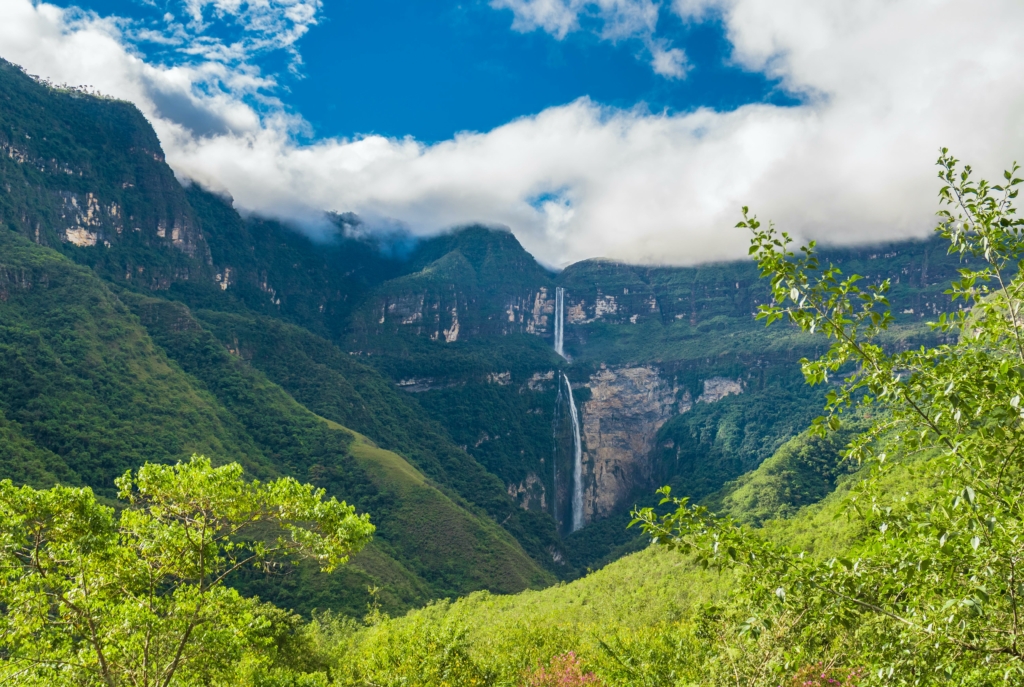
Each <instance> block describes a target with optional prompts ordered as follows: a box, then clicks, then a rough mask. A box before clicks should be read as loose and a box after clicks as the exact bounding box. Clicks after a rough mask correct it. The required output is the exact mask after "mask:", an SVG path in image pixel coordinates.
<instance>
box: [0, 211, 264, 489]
mask: <svg viewBox="0 0 1024 687" xmlns="http://www.w3.org/2000/svg"><path fill="white" fill-rule="evenodd" d="M0 411H2V414H3V418H4V421H3V432H2V433H3V435H4V439H5V442H4V446H5V448H4V452H5V453H9V454H14V453H15V452H17V453H18V454H20V455H24V458H23V460H21V461H19V462H20V463H21V465H20V466H19V469H20V470H22V471H23V472H22V473H21V474H18V473H17V472H13V473H8V474H7V475H5V476H11V477H18V478H19V479H25V480H27V481H31V482H33V483H35V484H40V485H44V484H49V483H52V479H53V478H54V477H59V478H60V479H61V480H62V481H70V482H77V483H82V484H88V485H90V486H93V487H94V488H96V489H98V490H99V491H100V492H101V493H105V494H107V495H111V494H112V493H113V480H114V478H115V477H117V476H119V475H120V474H121V473H122V472H124V471H125V470H126V469H128V468H129V467H134V466H136V465H139V464H141V463H142V462H144V461H146V460H150V461H160V462H166V461H171V460H176V459H180V458H182V457H185V456H187V455H189V454H191V453H193V452H202V453H207V454H209V455H211V456H228V455H230V456H238V457H239V458H240V459H242V460H243V461H244V462H245V463H246V467H247V468H248V469H249V470H250V471H253V472H256V473H257V474H260V473H262V472H266V469H267V468H266V462H265V460H264V457H263V456H262V455H261V453H260V451H259V450H257V449H255V447H253V445H252V443H251V442H250V441H249V440H248V438H247V437H246V436H245V434H244V432H240V431H238V428H237V427H235V426H232V424H231V422H230V421H229V420H228V418H227V417H226V416H225V414H224V413H223V411H222V409H221V408H220V407H219V406H218V404H217V402H216V401H215V399H214V398H213V397H212V396H211V395H209V394H208V393H204V392H203V391H201V390H199V389H196V388H195V387H194V386H193V385H192V384H191V383H190V382H189V380H188V379H187V378H186V377H185V376H184V375H182V374H181V372H180V370H178V369H177V368H176V366H175V365H173V364H172V363H171V362H170V361H169V360H168V359H167V357H166V356H165V355H164V354H163V351H161V350H160V349H159V348H158V347H156V346H155V345H154V344H153V342H152V340H151V339H150V338H149V336H148V335H147V333H146V330H145V329H144V328H143V327H141V326H140V325H139V323H138V321H137V320H136V319H135V318H134V317H133V316H132V315H131V313H130V312H129V311H128V309H127V308H125V306H124V305H123V304H122V303H121V301H119V300H118V298H117V297H116V296H115V295H114V294H113V293H111V292H110V290H109V289H108V288H107V287H106V286H105V285H104V284H103V282H102V281H101V280H99V279H98V278H97V277H96V276H95V275H94V274H93V273H92V272H91V271H90V270H88V269H86V268H84V267H79V266H76V265H74V264H73V263H71V262H70V261H69V260H67V259H66V258H63V257H61V256H60V255H59V254H57V253H55V252H54V251H51V250H49V249H46V248H41V247H39V246H36V245H34V244H32V243H30V242H28V241H27V240H25V239H22V238H21V237H19V236H17V235H16V234H14V233H13V232H10V231H6V230H4V231H0ZM24 451H27V452H28V453H27V455H26V454H23V453H22V452H24Z"/></svg>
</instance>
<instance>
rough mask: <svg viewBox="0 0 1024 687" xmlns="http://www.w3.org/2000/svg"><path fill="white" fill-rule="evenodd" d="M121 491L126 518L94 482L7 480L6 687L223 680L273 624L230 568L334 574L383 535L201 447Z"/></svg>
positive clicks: (1, 668) (1, 524)
mask: <svg viewBox="0 0 1024 687" xmlns="http://www.w3.org/2000/svg"><path fill="white" fill-rule="evenodd" d="M117 486H118V488H119V490H120V497H121V499H122V500H124V501H125V502H126V503H127V504H128V507H127V508H125V509H124V510H122V511H121V512H120V513H119V514H118V515H117V516H116V517H115V513H114V510H113V509H112V508H109V507H107V506H104V505H102V504H100V503H98V502H97V501H96V498H95V497H94V495H93V493H92V490H90V489H88V488H85V489H76V488H70V487H62V486H57V487H54V488H52V489H48V490H36V489H33V488H31V487H16V486H14V485H13V484H12V483H11V482H10V481H9V480H5V481H3V482H0V604H2V605H3V609H4V614H3V616H0V647H2V650H3V660H2V661H0V684H21V685H27V684H46V685H48V686H53V685H93V684H96V685H107V686H108V687H116V686H119V685H137V686H145V687H150V686H160V687H169V686H170V685H191V684H204V685H207V684H216V683H217V681H218V680H223V679H228V676H230V675H231V673H232V671H233V670H234V668H235V666H236V664H237V662H238V660H239V658H240V657H241V655H242V654H243V652H244V651H245V650H246V649H248V648H251V647H253V646H254V645H256V644H258V643H259V641H260V638H261V636H262V634H263V630H264V629H265V626H266V625H267V624H268V623H269V622H270V620H269V619H268V614H267V613H266V612H265V609H264V608H263V606H262V605H261V604H260V603H259V602H258V601H256V600H252V599H246V598H244V597H242V596H241V595H239V594H238V592H236V591H235V590H234V589H231V588H230V587H228V586H226V585H225V579H226V578H227V577H228V576H229V575H230V574H231V573H232V572H234V571H235V570H238V569H239V568H241V567H243V566H247V565H262V566H266V565H268V564H270V563H271V562H272V561H273V560H274V559H276V558H278V557H280V556H285V555H293V556H303V557H309V558H312V559H313V560H315V561H316V562H317V563H318V564H319V566H320V568H321V570H324V571H331V570H333V569H335V568H336V567H337V566H339V565H341V564H343V563H345V562H346V561H347V559H348V556H349V555H350V554H352V553H354V552H356V551H358V550H359V549H360V548H362V547H363V546H364V545H365V544H366V542H367V541H368V540H369V538H370V536H371V535H372V533H373V530H374V528H373V525H371V524H370V522H369V518H368V516H366V515H361V516H360V515H356V513H355V510H354V508H353V507H352V506H349V505H347V504H345V503H344V502H338V501H337V500H336V499H334V498H331V499H329V500H328V499H325V495H324V492H323V491H322V490H317V489H314V488H313V487H312V486H310V485H303V484H300V483H298V482H296V481H295V480H293V479H290V478H283V479H278V480H275V481H272V482H267V483H261V482H258V481H252V482H247V481H245V480H244V479H243V476H242V468H241V466H239V465H238V464H237V463H232V464H229V465H224V466H222V467H216V468H215V467H213V466H212V465H211V464H210V461H209V460H208V459H206V458H203V457H199V456H194V457H193V458H192V460H191V461H190V462H188V463H179V464H177V465H173V466H168V465H153V464H147V465H145V466H143V467H142V468H140V469H139V470H138V472H137V473H135V474H132V473H131V472H128V473H126V474H125V475H124V476H123V477H121V478H119V479H118V480H117ZM269 530H274V531H275V532H276V533H277V535H276V536H274V534H273V533H272V532H270V531H269ZM246 535H248V536H246ZM243 537H245V538H243Z"/></svg>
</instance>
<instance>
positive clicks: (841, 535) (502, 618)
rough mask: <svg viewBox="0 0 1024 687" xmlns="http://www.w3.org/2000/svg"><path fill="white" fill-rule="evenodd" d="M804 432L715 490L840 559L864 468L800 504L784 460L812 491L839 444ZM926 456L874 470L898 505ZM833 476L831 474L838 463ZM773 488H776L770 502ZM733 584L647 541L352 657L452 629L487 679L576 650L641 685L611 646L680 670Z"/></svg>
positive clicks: (373, 635) (858, 534)
mask: <svg viewBox="0 0 1024 687" xmlns="http://www.w3.org/2000/svg"><path fill="white" fill-rule="evenodd" d="M801 439H802V441H797V442H792V443H791V444H787V446H786V447H785V448H784V449H783V450H780V452H779V453H778V454H776V456H774V457H773V458H772V459H769V460H768V461H766V462H765V464H764V465H763V466H762V467H761V468H759V469H758V470H755V471H754V472H753V473H752V474H751V475H750V476H749V478H747V479H746V480H745V481H744V482H742V483H741V484H740V485H738V486H736V485H733V486H730V488H728V489H726V490H724V492H725V493H724V494H723V495H720V496H730V495H732V496H734V497H736V496H738V495H739V494H740V493H742V492H743V489H744V487H749V486H750V485H752V484H758V485H761V488H760V490H759V493H760V495H761V496H762V497H763V498H762V499H761V500H756V499H755V500H754V501H753V502H752V503H753V506H754V509H753V512H751V513H745V512H744V510H743V509H744V507H745V505H748V504H750V503H751V502H750V501H744V500H743V499H737V500H736V501H735V502H734V503H733V504H732V514H733V515H735V516H737V517H739V518H740V519H741V520H751V519H758V518H763V517H766V516H767V514H768V513H767V511H768V510H770V507H769V503H772V504H775V505H776V507H777V508H778V509H779V511H780V512H782V513H793V517H789V518H785V517H783V518H777V519H772V520H767V521H765V523H764V530H765V532H766V534H767V535H768V536H770V537H772V538H774V539H775V540H777V541H780V542H784V543H786V544H788V545H790V546H793V547H796V548H799V549H802V550H805V551H808V552H809V553H810V554H811V555H815V556H822V557H824V556H832V555H841V554H843V553H844V552H846V551H849V550H850V549H851V548H853V547H855V546H856V545H857V542H858V541H859V540H860V539H861V538H862V537H863V536H864V534H865V528H864V525H863V524H862V523H861V522H860V521H859V520H858V519H857V518H856V517H854V516H851V517H846V516H847V515H848V514H850V510H849V507H848V501H847V499H848V497H849V496H850V492H851V487H853V486H854V485H855V484H856V483H857V482H858V481H859V480H861V479H864V478H866V477H867V473H866V472H858V473H854V474H847V475H845V476H840V477H838V478H837V479H835V483H836V485H837V487H836V489H835V490H834V491H833V492H832V493H830V494H829V495H827V496H826V497H825V498H824V499H822V500H821V501H820V502H818V503H812V504H809V505H804V506H803V507H802V508H799V509H797V506H798V505H799V502H800V501H806V500H807V499H808V498H809V495H808V492H807V491H806V490H802V489H800V488H796V487H797V485H795V484H794V483H792V480H791V479H790V478H787V477H781V478H780V477H779V475H780V471H779V467H780V465H789V466H790V467H794V468H796V472H795V473H794V474H795V475H796V482H797V483H801V484H805V486H806V482H807V481H808V472H807V469H808V467H809V466H813V468H814V469H812V470H811V472H814V473H815V474H817V475H818V477H819V478H820V477H821V475H822V473H828V472H829V470H828V469H822V468H823V467H824V466H826V465H828V466H831V467H832V468H835V467H836V466H837V462H836V456H837V452H836V450H835V449H836V446H835V445H833V443H834V442H833V443H829V442H824V443H818V442H814V441H808V440H807V438H806V437H805V436H802V437H801ZM921 460H922V459H919V460H918V461H916V462H908V463H896V464H894V465H893V467H892V469H891V470H889V471H888V472H887V473H885V474H883V475H881V476H879V477H878V479H880V480H881V486H882V487H883V490H884V493H887V494H890V495H891V498H892V499H893V500H894V501H895V500H898V499H899V498H900V497H901V496H902V495H904V494H905V493H908V492H915V491H921V490H927V489H928V485H927V484H923V483H922V482H921V481H920V479H919V477H918V476H917V471H918V467H919V466H920V464H921ZM801 470H803V473H802V474H800V473H801ZM832 475H833V478H834V477H835V472H834V470H833V471H832ZM830 479H832V478H830ZM811 481H813V480H811ZM772 491H774V492H775V493H774V494H773V495H771V496H770V497H769V492H772ZM791 497H792V498H791ZM731 580H732V577H731V574H730V573H728V572H723V573H717V572H712V571H706V570H702V569H701V568H699V567H697V566H695V565H693V564H691V563H690V562H689V561H688V559H687V558H686V557H685V556H683V555H681V554H678V553H674V552H671V551H667V550H664V549H661V548H657V547H652V548H647V549H644V550H643V551H640V552H638V553H634V554H632V555H629V556H626V557H624V558H622V559H620V560H618V561H615V562H614V563H611V564H610V565H608V566H606V567H605V568H603V569H601V570H599V571H597V572H594V573H591V574H590V575H588V576H586V577H584V578H582V579H580V580H577V581H574V582H571V583H569V584H563V585H559V586H557V587H551V588H549V589H545V590H542V591H536V592H533V591H528V592H523V593H520V594H517V595H514V596H505V597H501V596H494V595H490V594H486V593H478V594H474V595H471V596H469V597H467V598H465V599H460V600H459V601H457V602H456V603H454V604H450V605H439V606H432V607H428V608H426V609H422V610H418V611H413V612H411V613H410V614H408V615H407V616H405V617H403V618H398V619H395V620H390V621H388V622H386V623H383V624H380V625H377V626H374V627H370V628H367V629H364V630H361V631H359V632H357V633H356V635H355V636H354V638H353V639H352V640H351V641H350V643H349V645H348V649H347V652H348V653H347V654H346V657H345V661H346V662H347V663H351V664H353V665H361V666H363V665H368V664H372V663H371V662H367V661H366V657H367V656H373V655H376V654H382V655H386V656H388V657H389V659H390V660H392V661H398V662H399V663H401V662H411V663H415V662H417V661H419V660H421V658H422V656H424V655H429V653H430V651H431V649H429V648H425V647H422V646H419V645H417V644H416V642H414V641H412V640H411V636H412V635H411V634H410V633H414V632H415V633H423V632H425V631H426V630H427V629H428V628H431V629H433V630H434V631H436V629H437V628H444V627H452V628H457V629H460V630H461V631H462V632H464V633H465V634H463V635H458V633H455V634H453V636H461V637H462V639H460V640H458V641H456V640H451V644H452V646H455V647H458V648H459V649H460V650H461V651H464V652H466V654H467V655H468V656H469V657H471V659H472V661H474V662H475V665H476V666H477V670H479V671H480V674H482V675H486V676H488V677H487V678H486V681H483V682H480V684H495V685H513V684H519V682H518V679H519V676H520V675H521V673H522V671H523V670H524V669H528V668H531V667H532V666H536V665H538V664H541V663H543V662H545V661H546V660H547V659H548V658H549V657H550V656H552V655H554V654H557V653H562V652H565V651H575V652H576V653H577V655H578V656H580V657H581V658H582V660H583V661H584V663H585V664H586V665H588V666H589V667H590V668H591V669H594V670H596V671H597V672H598V674H599V675H602V676H603V677H605V679H606V680H608V684H615V685H626V684H628V685H631V686H632V685H634V684H640V683H638V682H633V681H631V680H630V679H629V678H628V677H627V678H622V677H621V675H622V674H623V672H624V671H622V670H621V668H622V666H621V665H619V664H618V663H617V659H615V657H614V655H613V652H614V651H616V650H618V649H621V648H623V647H628V648H629V656H630V660H637V659H638V657H639V658H640V660H641V663H643V660H644V659H643V656H644V655H645V652H647V653H646V656H647V657H648V658H649V659H650V662H651V663H652V664H653V663H655V662H658V661H662V662H664V663H666V664H673V663H674V664H675V665H676V666H677V667H678V666H682V665H685V664H686V663H687V661H689V660H691V659H692V655H690V653H689V652H690V651H691V648H688V647H692V646H693V645H688V644H687V643H686V642H687V641H688V640H689V639H692V637H693V636H694V635H693V632H695V631H696V632H699V631H700V630H699V626H696V625H694V624H693V622H692V621H691V619H692V618H693V617H694V616H693V615H692V614H693V613H694V612H695V611H697V610H698V609H700V608H706V607H707V606H706V605H707V604H713V603H714V602H715V601H716V600H719V599H723V598H724V595H727V594H728V590H729V587H730V585H731ZM435 650H436V649H435ZM377 670H379V672H378V673H377V674H376V675H375V676H372V677H376V678H377V679H382V678H383V677H384V675H385V674H386V670H382V669H380V668H379V667H378V668H377ZM625 672H628V671H625ZM655 672H656V671H655ZM365 676H366V673H365V672H364V676H363V678H364V679H365ZM612 676H617V677H616V678H615V679H612ZM664 677H665V678H666V680H664V681H657V682H653V683H648V682H644V683H643V684H651V685H652V686H653V685H655V684H657V685H662V684H676V683H675V682H674V680H672V679H667V678H669V675H667V674H666V675H665V676H664Z"/></svg>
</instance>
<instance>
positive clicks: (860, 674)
mask: <svg viewBox="0 0 1024 687" xmlns="http://www.w3.org/2000/svg"><path fill="white" fill-rule="evenodd" d="M863 678H864V670H863V669H862V668H838V667H836V666H826V665H825V664H824V663H814V664H811V665H806V666H803V667H802V668H800V669H799V670H798V671H796V673H795V674H794V675H793V677H791V678H790V679H789V681H788V683H787V687H856V686H857V685H859V684H860V683H861V680H862V679H863Z"/></svg>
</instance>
